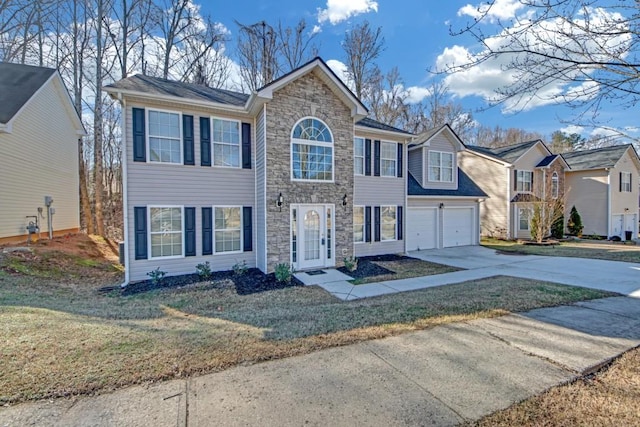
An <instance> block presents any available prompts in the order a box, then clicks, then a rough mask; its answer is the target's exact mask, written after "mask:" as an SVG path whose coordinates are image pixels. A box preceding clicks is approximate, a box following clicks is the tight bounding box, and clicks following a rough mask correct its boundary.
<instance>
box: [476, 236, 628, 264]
mask: <svg viewBox="0 0 640 427" xmlns="http://www.w3.org/2000/svg"><path fill="white" fill-rule="evenodd" d="M481 243H482V246H484V247H486V248H491V249H495V250H498V251H505V252H516V253H521V254H526V255H543V256H563V257H577V258H593V259H604V260H609V261H623V262H636V263H638V262H640V246H636V245H626V244H622V243H612V242H606V241H602V242H593V241H589V242H582V241H575V242H561V243H560V244H559V245H550V246H537V245H523V244H521V243H517V242H515V241H511V240H499V239H483V240H482V242H481Z"/></svg>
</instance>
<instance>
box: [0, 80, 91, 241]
mask: <svg viewBox="0 0 640 427" xmlns="http://www.w3.org/2000/svg"><path fill="white" fill-rule="evenodd" d="M57 85H58V83H57V81H56V80H55V79H53V80H49V82H48V83H46V84H45V86H43V87H42V89H41V90H40V91H39V92H37V93H36V94H35V95H34V97H33V98H31V100H30V101H29V102H28V104H26V106H25V108H24V109H23V110H22V111H21V112H20V113H19V114H18V115H17V116H16V117H14V120H13V128H12V133H10V134H6V133H0V163H1V164H2V167H0V182H1V183H2V184H1V185H0V238H5V237H13V236H21V235H24V236H25V237H26V230H25V227H26V226H27V224H28V222H29V221H30V220H32V219H27V218H25V217H26V216H27V215H37V214H38V211H37V208H38V207H42V208H43V210H44V215H45V217H44V218H42V217H41V218H40V231H41V232H43V233H46V232H48V229H47V219H46V209H45V208H44V196H45V195H47V196H52V197H53V205H52V206H53V207H54V208H55V211H56V212H55V215H54V216H53V230H54V231H56V230H69V229H78V228H79V226H80V219H79V197H78V185H79V178H78V138H79V135H78V134H77V130H76V129H74V126H75V125H74V123H73V122H72V120H71V118H70V116H69V113H68V110H67V109H66V108H65V107H64V106H63V105H62V102H67V100H66V99H64V98H63V96H64V97H66V95H65V94H64V92H61V91H63V90H66V89H64V88H62V87H59V88H57V87H56V86H57ZM43 236H44V235H43Z"/></svg>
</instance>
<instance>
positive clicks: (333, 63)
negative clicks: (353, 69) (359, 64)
mask: <svg viewBox="0 0 640 427" xmlns="http://www.w3.org/2000/svg"><path fill="white" fill-rule="evenodd" d="M327 65H328V66H329V68H331V70H332V71H333V72H334V73H336V76H338V78H339V79H340V80H342V81H343V82H344V84H345V85H347V87H348V88H349V89H351V90H352V91H353V90H354V87H353V82H352V81H351V79H350V78H349V73H348V72H347V65H346V64H345V63H344V62H340V61H338V60H337V59H330V60H328V61H327Z"/></svg>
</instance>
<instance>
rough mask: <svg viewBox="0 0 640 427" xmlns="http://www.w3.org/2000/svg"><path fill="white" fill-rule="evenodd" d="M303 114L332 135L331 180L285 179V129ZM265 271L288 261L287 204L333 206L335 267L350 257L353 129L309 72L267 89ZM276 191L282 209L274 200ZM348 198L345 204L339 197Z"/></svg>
mask: <svg viewBox="0 0 640 427" xmlns="http://www.w3.org/2000/svg"><path fill="white" fill-rule="evenodd" d="M305 117H315V118H318V119H320V120H322V121H323V122H324V123H326V125H327V126H328V127H329V129H330V130H331V133H332V135H333V140H334V151H333V158H334V171H333V173H334V182H321V181H320V182H296V181H292V179H291V132H292V130H293V127H294V126H295V124H296V123H297V122H298V121H299V120H300V119H303V118H305ZM265 128H266V170H267V171H268V172H267V176H266V197H267V212H266V220H267V221H266V222H267V236H266V238H267V248H268V252H267V271H273V270H274V267H275V266H276V264H279V263H289V262H291V241H290V235H291V211H290V208H291V205H292V204H332V205H334V206H335V210H334V217H335V220H334V221H335V229H334V236H335V237H334V238H335V252H334V259H335V263H336V265H337V266H339V265H342V264H343V258H344V257H351V256H353V204H352V201H353V188H354V178H353V160H352V159H353V136H354V135H353V132H354V120H353V118H352V116H351V110H350V108H349V107H348V106H347V105H345V103H344V102H343V101H342V100H341V99H340V98H338V97H337V96H336V95H335V94H334V93H333V92H332V91H331V89H330V88H329V87H328V86H327V85H326V84H325V83H324V82H323V81H322V80H321V79H320V78H318V77H317V76H316V75H315V74H314V73H313V72H311V73H309V74H307V75H306V76H303V77H301V78H299V79H297V80H295V81H293V82H291V83H290V84H287V85H286V86H284V87H283V88H281V89H279V90H278V91H276V92H275V93H274V94H273V99H272V100H271V101H270V102H269V103H268V104H267V114H266V126H265ZM280 193H282V195H283V197H284V204H283V206H282V210H280V208H278V207H276V206H275V203H274V202H275V200H276V198H277V197H278V195H279V194H280ZM345 194H346V195H347V197H348V203H347V206H346V207H343V206H342V197H343V196H344V195H345Z"/></svg>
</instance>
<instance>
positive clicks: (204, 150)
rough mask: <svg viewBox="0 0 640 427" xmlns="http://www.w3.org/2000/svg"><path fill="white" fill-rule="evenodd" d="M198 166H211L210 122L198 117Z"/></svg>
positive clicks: (207, 118) (205, 118) (207, 119)
mask: <svg viewBox="0 0 640 427" xmlns="http://www.w3.org/2000/svg"><path fill="white" fill-rule="evenodd" d="M200 165H201V166H211V120H209V117H200Z"/></svg>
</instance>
